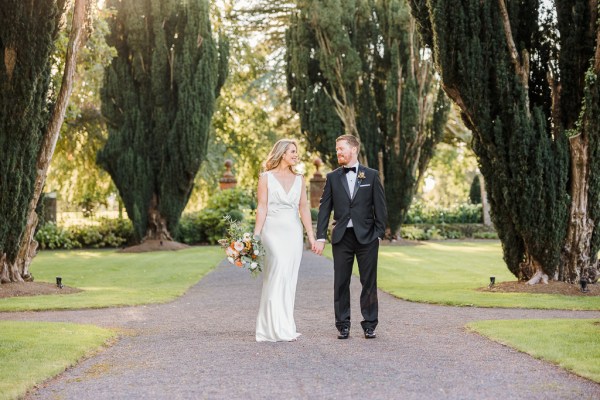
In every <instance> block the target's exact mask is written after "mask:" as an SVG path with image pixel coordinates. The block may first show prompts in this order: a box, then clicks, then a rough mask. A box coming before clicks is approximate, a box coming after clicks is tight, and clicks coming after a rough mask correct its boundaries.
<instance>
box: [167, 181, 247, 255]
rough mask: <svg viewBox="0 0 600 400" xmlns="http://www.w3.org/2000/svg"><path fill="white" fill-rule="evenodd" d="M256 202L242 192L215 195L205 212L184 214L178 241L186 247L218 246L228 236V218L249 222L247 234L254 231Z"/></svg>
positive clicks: (217, 193) (203, 210)
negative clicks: (226, 219) (253, 218)
mask: <svg viewBox="0 0 600 400" xmlns="http://www.w3.org/2000/svg"><path fill="white" fill-rule="evenodd" d="M255 209H256V202H255V200H254V196H253V195H252V193H250V192H248V191H245V190H242V189H228V190H221V191H218V192H216V193H215V194H214V195H213V196H212V197H211V198H210V199H209V201H208V203H207V205H206V208H204V209H202V210H200V211H199V212H196V213H188V214H184V215H183V216H182V218H181V220H180V221H179V228H178V231H177V240H179V241H180V242H183V243H187V244H195V243H210V244H215V243H217V241H218V240H219V239H221V238H223V237H224V236H225V232H226V229H227V223H226V221H225V220H224V219H223V217H224V216H225V215H229V216H231V218H233V219H234V220H235V221H247V222H246V225H247V227H248V228H247V230H248V231H249V232H252V231H253V230H254V221H253V220H252V218H250V217H251V216H252V213H253V211H254V210H255Z"/></svg>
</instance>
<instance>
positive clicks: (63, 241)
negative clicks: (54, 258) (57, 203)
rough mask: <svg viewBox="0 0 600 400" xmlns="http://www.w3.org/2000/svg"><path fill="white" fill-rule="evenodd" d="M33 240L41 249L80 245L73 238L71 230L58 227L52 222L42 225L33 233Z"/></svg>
mask: <svg viewBox="0 0 600 400" xmlns="http://www.w3.org/2000/svg"><path fill="white" fill-rule="evenodd" d="M35 240H36V241H37V242H38V244H39V248H40V249H41V250H45V249H72V248H76V247H81V245H80V244H79V242H77V241H76V240H73V237H72V234H71V232H69V231H68V230H66V229H63V228H61V227H59V226H58V225H56V224H55V223H54V222H47V223H46V224H44V225H42V226H41V227H40V228H39V229H38V231H37V233H36V234H35Z"/></svg>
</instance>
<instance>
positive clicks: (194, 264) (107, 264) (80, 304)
mask: <svg viewBox="0 0 600 400" xmlns="http://www.w3.org/2000/svg"><path fill="white" fill-rule="evenodd" d="M223 258H224V253H223V250H222V249H221V248H220V247H216V246H211V247H193V248H189V249H185V250H179V251H175V252H173V251H161V252H149V253H139V254H128V253H117V252H116V251H114V250H70V251H42V252H40V253H39V254H38V255H37V257H35V259H34V260H33V263H32V265H31V272H32V274H33V276H34V277H35V279H36V281H42V282H55V279H56V276H61V277H62V280H63V284H64V285H67V286H71V287H76V288H79V289H82V290H83V292H80V293H75V294H68V295H48V296H33V297H12V298H5V299H0V311H26V310H52V309H73V308H101V307H116V306H127V305H139V304H148V303H162V302H167V301H169V300H173V299H175V298H176V297H178V296H180V295H182V294H183V293H185V291H186V290H187V289H188V288H189V287H190V286H192V285H193V284H195V283H196V282H198V281H199V280H200V278H202V277H203V276H204V275H205V274H206V273H207V272H209V271H210V270H211V269H213V268H214V267H215V266H216V265H217V264H218V263H219V262H220V261H221V260H222V259H223Z"/></svg>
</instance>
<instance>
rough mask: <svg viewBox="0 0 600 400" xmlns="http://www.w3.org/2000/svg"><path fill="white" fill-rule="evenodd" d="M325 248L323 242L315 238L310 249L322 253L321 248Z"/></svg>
mask: <svg viewBox="0 0 600 400" xmlns="http://www.w3.org/2000/svg"><path fill="white" fill-rule="evenodd" d="M324 248H325V242H322V241H318V240H315V242H314V243H313V246H312V251H313V253H315V254H318V255H322V254H323V249H324Z"/></svg>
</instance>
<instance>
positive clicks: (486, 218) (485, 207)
mask: <svg viewBox="0 0 600 400" xmlns="http://www.w3.org/2000/svg"><path fill="white" fill-rule="evenodd" d="M477 177H478V179H479V188H480V189H481V213H482V214H483V224H484V225H485V226H492V218H491V217H490V203H488V198H487V191H486V190H485V179H483V175H481V174H477Z"/></svg>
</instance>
